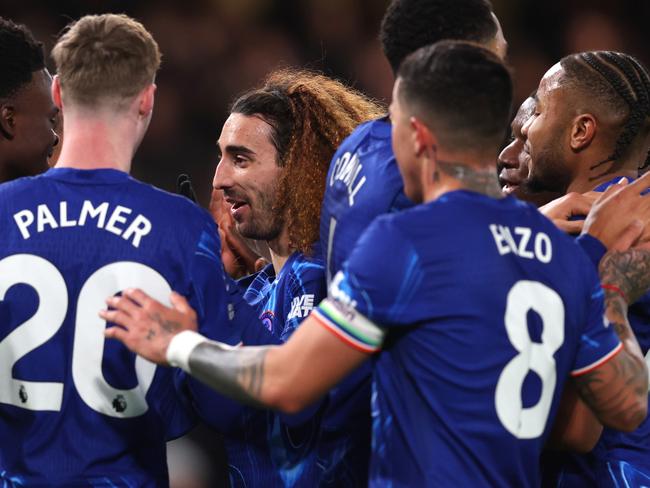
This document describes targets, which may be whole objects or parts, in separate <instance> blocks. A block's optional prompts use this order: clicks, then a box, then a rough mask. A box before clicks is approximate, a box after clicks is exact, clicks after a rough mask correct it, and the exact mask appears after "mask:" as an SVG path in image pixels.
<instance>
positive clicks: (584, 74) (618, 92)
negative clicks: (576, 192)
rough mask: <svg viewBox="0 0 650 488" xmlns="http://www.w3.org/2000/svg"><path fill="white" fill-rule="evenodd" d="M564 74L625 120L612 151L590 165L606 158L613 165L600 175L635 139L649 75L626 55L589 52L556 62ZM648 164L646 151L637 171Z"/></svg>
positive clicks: (646, 109)
mask: <svg viewBox="0 0 650 488" xmlns="http://www.w3.org/2000/svg"><path fill="white" fill-rule="evenodd" d="M560 63H561V65H562V68H563V69H564V71H565V73H566V77H567V78H568V79H569V80H570V81H571V82H572V83H573V84H576V85H581V86H583V87H584V88H586V90H587V91H588V92H589V93H590V95H592V96H593V97H595V98H596V99H597V100H599V101H601V102H602V103H603V104H604V105H605V106H607V108H608V109H610V110H611V111H613V112H614V113H620V114H622V115H625V120H624V122H623V126H622V128H621V131H620V132H619V135H618V138H617V139H616V142H615V144H614V149H613V151H612V153H611V154H610V155H609V156H608V157H607V158H606V159H603V160H602V161H599V162H598V163H596V164H594V165H593V166H592V167H591V168H590V169H595V168H597V167H599V166H601V165H603V164H605V163H608V162H610V161H613V162H614V165H613V166H612V167H611V168H610V169H609V170H608V171H606V172H605V173H603V175H605V174H608V173H612V172H614V171H616V170H617V169H619V167H620V160H621V158H622V157H623V156H624V155H625V153H626V151H627V150H628V149H629V148H630V146H631V145H632V144H633V142H634V141H635V139H636V137H637V136H638V135H639V133H640V132H641V131H642V129H643V128H644V126H645V123H646V120H647V119H648V117H650V74H649V73H648V70H647V69H646V68H645V67H644V66H643V65H642V64H641V63H640V62H639V61H638V60H637V59H635V58H634V57H632V56H630V55H629V54H624V53H618V52H613V51H592V52H583V53H579V54H572V55H570V56H567V57H565V58H563V59H562V60H561V61H560ZM648 166H650V151H648V153H647V155H646V158H645V160H644V161H642V162H641V164H640V165H639V168H638V170H639V174H640V173H642V172H643V171H644V170H645V169H646V168H647V167H648Z"/></svg>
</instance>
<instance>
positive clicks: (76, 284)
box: [0, 168, 227, 487]
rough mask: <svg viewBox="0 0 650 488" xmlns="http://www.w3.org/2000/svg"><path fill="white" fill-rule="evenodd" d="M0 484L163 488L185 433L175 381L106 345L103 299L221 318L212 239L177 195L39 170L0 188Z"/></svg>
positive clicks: (85, 174)
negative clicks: (128, 297) (184, 307)
mask: <svg viewBox="0 0 650 488" xmlns="http://www.w3.org/2000/svg"><path fill="white" fill-rule="evenodd" d="M0 226H1V228H2V232H1V233H0V351H1V352H0V368H2V371H0V438H2V439H3V442H2V443H0V479H2V480H3V481H4V482H5V484H4V485H3V486H7V485H8V486H65V487H71V486H120V487H121V486H129V487H132V486H166V485H168V479H167V478H168V476H167V463H166V457H165V441H166V440H168V439H171V438H174V437H177V436H180V435H182V434H184V433H185V432H186V431H187V430H188V429H189V428H190V427H191V426H192V425H193V423H194V418H193V415H192V413H191V409H190V408H188V407H187V406H186V405H185V402H184V401H183V397H182V396H181V395H180V394H179V393H178V392H179V390H180V388H181V387H183V386H184V385H183V375H182V374H181V373H180V372H178V370H173V369H170V368H162V367H156V366H155V365H154V364H153V363H150V362H148V361H146V360H144V359H142V358H141V357H137V358H136V356H135V355H134V354H133V353H131V352H129V351H128V350H127V349H126V348H125V347H124V346H123V345H122V344H121V343H119V342H118V341H106V340H105V338H104V330H105V328H106V323H105V322H104V321H103V320H102V319H100V318H99V316H98V312H99V310H100V309H102V308H105V306H106V305H105V302H104V300H105V299H106V298H107V297H108V296H110V295H114V294H117V293H119V292H121V291H122V290H123V289H125V288H127V287H139V288H142V289H143V290H145V291H146V292H147V293H149V294H150V295H152V296H153V297H155V298H156V299H158V300H160V301H162V302H167V303H168V302H169V293H170V291H171V290H175V291H177V292H179V293H181V294H183V295H185V296H188V297H189V299H190V302H191V304H192V306H193V307H194V308H195V309H196V310H197V313H198V316H199V320H208V321H210V322H225V321H226V319H227V317H226V308H227V305H226V299H227V297H226V293H225V290H224V284H223V273H224V272H223V267H222V264H221V261H220V259H219V256H220V251H219V237H218V235H217V232H216V226H215V224H214V222H213V221H212V219H211V217H210V215H209V214H208V213H207V212H205V211H203V210H201V209H199V208H198V207H197V206H195V205H194V204H192V203H191V202H189V201H188V200H187V199H185V198H182V197H179V196H175V195H171V194H168V193H166V192H164V191H162V190H158V189H156V188H154V187H152V186H149V185H146V184H143V183H141V182H138V181H137V180H135V179H133V178H131V177H130V176H129V175H127V174H126V173H124V172H121V171H117V170H112V169H101V170H76V169H64V168H59V169H51V170H49V171H48V172H47V173H45V174H43V175H40V176H37V177H33V178H24V179H19V180H15V181H13V182H10V183H6V184H4V185H2V186H0Z"/></svg>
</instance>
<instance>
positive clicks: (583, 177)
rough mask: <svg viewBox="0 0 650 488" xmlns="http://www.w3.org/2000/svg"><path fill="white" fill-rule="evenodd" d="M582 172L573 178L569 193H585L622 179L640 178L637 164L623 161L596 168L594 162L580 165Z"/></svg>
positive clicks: (568, 189)
mask: <svg viewBox="0 0 650 488" xmlns="http://www.w3.org/2000/svg"><path fill="white" fill-rule="evenodd" d="M580 168H582V169H581V171H579V172H578V174H577V175H576V176H575V177H574V178H573V180H572V181H571V183H570V184H569V187H568V188H567V193H569V192H576V193H585V192H588V191H591V190H593V189H594V188H596V187H598V186H600V185H602V184H603V183H607V182H608V181H611V180H614V179H616V180H618V179H620V178H628V179H629V180H632V179H635V178H636V177H637V176H638V169H637V164H636V163H635V162H628V161H621V162H619V163H605V164H601V165H598V166H596V167H594V163H593V160H591V161H590V162H588V164H582V165H580Z"/></svg>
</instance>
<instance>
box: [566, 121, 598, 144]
mask: <svg viewBox="0 0 650 488" xmlns="http://www.w3.org/2000/svg"><path fill="white" fill-rule="evenodd" d="M597 128H598V123H597V122H596V117H594V116H593V115H592V114H589V113H586V114H580V115H578V116H577V117H575V118H574V119H573V121H572V123H571V133H570V134H569V144H570V145H571V149H572V150H573V151H581V150H583V149H585V148H587V147H588V146H589V144H591V141H593V140H594V137H596V130H597Z"/></svg>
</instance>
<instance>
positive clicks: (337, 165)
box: [330, 152, 366, 207]
mask: <svg viewBox="0 0 650 488" xmlns="http://www.w3.org/2000/svg"><path fill="white" fill-rule="evenodd" d="M362 169H363V165H362V164H361V162H360V161H359V156H358V155H357V153H354V154H352V153H350V152H346V153H345V154H343V155H342V156H341V157H339V158H337V159H336V161H335V162H334V168H333V169H332V175H331V176H330V186H332V185H333V184H334V183H335V182H337V181H342V182H343V184H344V185H345V186H346V187H347V190H348V199H349V203H350V207H351V206H352V205H354V197H355V195H356V194H357V193H359V190H361V187H362V186H363V185H364V183H365V182H366V177H365V176H362V177H361V178H359V173H361V170H362Z"/></svg>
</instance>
